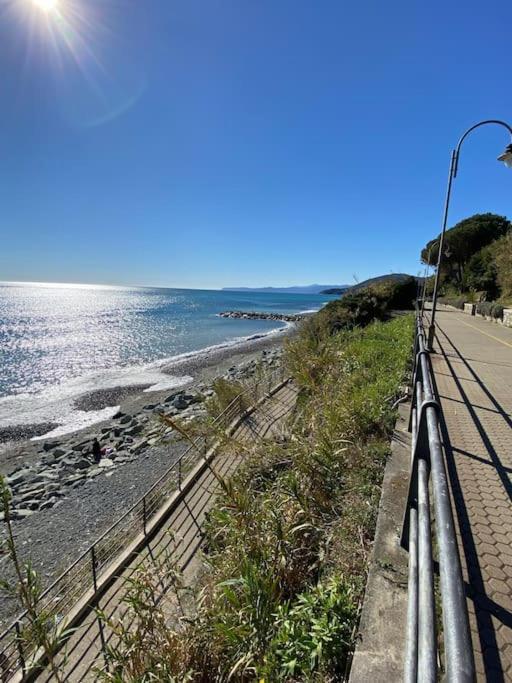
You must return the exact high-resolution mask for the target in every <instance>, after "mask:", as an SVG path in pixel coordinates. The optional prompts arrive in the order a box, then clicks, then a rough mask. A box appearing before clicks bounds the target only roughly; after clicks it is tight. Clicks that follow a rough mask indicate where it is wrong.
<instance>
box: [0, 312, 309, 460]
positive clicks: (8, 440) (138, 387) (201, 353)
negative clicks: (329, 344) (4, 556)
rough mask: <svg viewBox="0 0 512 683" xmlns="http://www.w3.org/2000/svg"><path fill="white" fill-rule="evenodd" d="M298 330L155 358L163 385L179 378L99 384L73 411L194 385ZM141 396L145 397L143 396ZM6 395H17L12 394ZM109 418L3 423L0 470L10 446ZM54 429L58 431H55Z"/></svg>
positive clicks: (290, 327)
mask: <svg viewBox="0 0 512 683" xmlns="http://www.w3.org/2000/svg"><path fill="white" fill-rule="evenodd" d="M295 329H296V327H295V325H293V324H287V325H286V326H284V327H278V328H275V329H273V330H270V331H269V332H265V333H261V334H255V335H250V336H248V337H244V338H240V339H234V340H230V341H226V342H223V343H221V344H217V345H213V346H207V347H205V348H202V349H197V350H196V351H189V352H185V353H183V354H179V355H177V356H174V357H170V358H168V359H162V360H161V361H155V362H154V364H155V365H156V364H159V365H160V367H159V369H158V373H159V374H161V376H162V382H163V383H164V384H165V378H166V376H168V377H169V379H170V378H171V377H172V378H174V379H175V380H176V381H175V382H171V383H170V384H168V385H167V386H165V387H163V388H159V383H158V382H155V381H152V382H148V381H146V382H144V381H142V380H141V382H140V383H139V382H133V383H131V384H128V385H118V386H116V385H112V386H111V387H109V386H106V387H100V388H98V389H92V390H89V391H86V390H84V391H83V393H80V394H77V395H76V396H75V397H74V398H71V399H70V407H71V410H72V412H75V413H77V412H78V413H84V416H86V415H87V413H92V412H94V411H105V409H109V408H111V409H113V408H115V407H119V408H122V407H123V404H124V403H125V402H126V401H128V402H131V401H130V400H131V399H134V398H135V399H137V397H139V398H141V400H144V401H145V402H146V403H147V402H148V401H149V399H150V398H152V397H156V396H158V395H160V394H165V393H168V392H170V391H173V390H174V389H179V388H183V387H189V386H191V385H192V384H193V383H195V382H196V381H198V380H200V379H201V377H202V376H203V375H205V376H207V375H208V374H209V373H208V371H207V369H208V368H210V367H215V366H216V365H217V364H218V363H222V362H223V361H224V360H226V359H229V358H230V357H232V356H233V357H237V356H239V355H240V356H243V355H246V354H248V353H251V352H252V351H257V350H258V349H260V348H265V347H266V346H268V345H273V344H274V343H278V344H280V343H281V342H282V341H283V340H284V339H285V338H286V337H287V336H289V335H290V334H293V332H294V330H295ZM148 365H150V364H148ZM134 367H136V366H134ZM203 371H204V372H203ZM162 382H161V383H162ZM152 387H154V388H152ZM142 395H143V396H144V399H142ZM6 398H14V397H11V396H9V397H6ZM110 419H111V416H110V415H105V416H98V419H96V420H94V421H92V422H91V423H90V424H87V425H85V426H82V427H80V426H73V424H72V423H69V429H66V423H65V422H64V421H61V422H59V421H57V420H56V419H55V420H52V419H42V420H34V422H29V421H27V422H17V423H14V424H5V425H3V426H0V473H2V472H3V470H2V464H3V460H4V458H3V456H4V452H5V450H6V449H7V448H13V447H14V448H18V447H19V446H21V445H23V444H24V442H28V443H32V442H33V441H35V440H36V439H37V440H44V439H54V438H66V437H67V436H69V435H71V434H78V433H81V432H84V433H85V432H87V431H88V430H91V429H95V428H97V427H100V426H101V425H102V423H104V422H107V421H109V420H110ZM55 430H57V431H56V433H55V434H53V432H54V431H55Z"/></svg>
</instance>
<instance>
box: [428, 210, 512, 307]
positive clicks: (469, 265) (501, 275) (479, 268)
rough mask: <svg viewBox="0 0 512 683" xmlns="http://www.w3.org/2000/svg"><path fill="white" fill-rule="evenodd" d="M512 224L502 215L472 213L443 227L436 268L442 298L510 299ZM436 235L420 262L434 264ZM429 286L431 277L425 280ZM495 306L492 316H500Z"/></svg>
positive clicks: (450, 300) (500, 301)
mask: <svg viewBox="0 0 512 683" xmlns="http://www.w3.org/2000/svg"><path fill="white" fill-rule="evenodd" d="M511 228H512V224H511V223H510V221H509V220H508V219H507V218H506V217H505V216H498V215H496V214H493V213H484V214H475V215H474V216H470V217H469V218H466V219H464V220H462V221H460V222H459V223H457V224H456V225H455V226H454V227H452V228H450V229H449V230H447V231H446V235H445V245H444V254H443V260H442V266H441V272H440V283H441V294H442V295H444V297H445V299H444V300H445V302H446V303H450V304H452V305H455V306H460V305H461V304H463V303H464V301H475V302H477V301H482V302H497V304H498V305H502V304H508V303H510V302H512V230H511ZM439 239H440V236H438V237H436V238H435V239H433V240H431V241H430V242H428V243H427V244H426V245H425V247H424V248H423V250H422V252H421V258H422V260H423V262H424V263H426V264H428V265H432V266H435V265H436V264H437V258H438V253H439ZM431 280H432V279H431ZM429 284H430V289H431V288H432V281H431V282H430V283H429ZM499 312H500V309H499V308H496V313H497V314H498V315H496V316H495V317H500V315H499Z"/></svg>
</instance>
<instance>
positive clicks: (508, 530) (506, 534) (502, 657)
mask: <svg viewBox="0 0 512 683" xmlns="http://www.w3.org/2000/svg"><path fill="white" fill-rule="evenodd" d="M436 324H437V333H436V339H435V344H434V350H435V353H434V354H432V365H433V371H434V378H435V384H436V390H437V392H438V394H439V398H440V402H441V408H442V418H443V419H442V421H441V425H442V431H443V434H442V437H443V442H444V447H445V453H446V461H447V470H448V476H449V480H450V488H451V495H452V505H453V510H454V517H455V523H456V527H457V534H458V543H459V552H460V557H461V562H462V567H463V575H464V582H465V585H466V589H467V599H468V611H469V617H470V625H471V636H472V640H473V649H474V652H475V664H476V670H477V677H478V680H479V681H492V682H493V683H494V682H499V681H512V505H511V498H512V482H511V473H512V329H508V328H504V327H502V326H501V325H496V324H493V323H491V322H487V321H486V320H484V319H482V318H479V317H472V316H469V315H465V314H464V313H462V312H459V311H455V310H453V311H452V310H441V311H438V313H437V316H436Z"/></svg>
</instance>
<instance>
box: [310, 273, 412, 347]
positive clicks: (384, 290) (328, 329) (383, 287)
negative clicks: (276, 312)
mask: <svg viewBox="0 0 512 683" xmlns="http://www.w3.org/2000/svg"><path fill="white" fill-rule="evenodd" d="M416 294H417V282H416V279H415V278H413V277H409V278H406V279H403V280H399V281H398V282H397V281H395V280H390V281H384V282H382V283H379V284H375V285H370V286H369V287H365V288H364V289H360V290H357V291H356V292H354V293H351V292H348V293H347V294H345V295H344V296H343V297H342V298H341V299H338V300H336V301H331V302H329V303H328V304H327V306H325V307H324V308H322V309H321V310H320V311H319V312H318V313H317V314H316V315H315V316H314V317H313V322H312V323H309V333H310V334H311V333H312V334H313V335H314V336H316V337H322V335H323V334H325V333H327V334H334V333H335V332H339V331H340V330H351V329H353V328H354V327H366V325H369V324H370V323H371V322H373V321H375V320H377V321H384V320H387V319H388V318H389V317H390V313H391V311H393V310H397V309H400V310H411V309H412V308H413V304H414V300H415V299H416Z"/></svg>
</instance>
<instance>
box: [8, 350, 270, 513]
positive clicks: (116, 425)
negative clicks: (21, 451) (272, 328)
mask: <svg viewBox="0 0 512 683" xmlns="http://www.w3.org/2000/svg"><path fill="white" fill-rule="evenodd" d="M281 355H282V350H281V349H280V348H277V349H273V350H271V351H263V352H262V355H261V358H260V359H258V360H256V359H253V360H251V361H248V362H244V363H241V364H239V365H235V366H232V367H231V368H229V370H228V371H227V372H225V373H224V374H223V375H222V377H223V378H224V379H228V380H231V381H237V380H246V379H250V378H251V377H252V376H253V375H255V374H256V372H260V371H261V369H263V370H267V371H270V370H272V369H273V368H274V367H278V366H279V365H280V363H281ZM214 393H215V392H214V390H213V383H210V384H205V383H200V384H197V385H195V386H194V387H193V388H192V387H191V388H190V389H181V390H178V391H173V392H172V393H170V394H169V395H168V396H166V397H165V398H164V399H163V400H161V401H159V402H156V403H148V404H147V405H145V406H144V407H143V408H142V411H140V412H139V413H136V414H129V413H125V412H122V411H119V412H118V413H116V415H114V417H113V418H112V420H110V422H109V423H108V424H107V425H106V426H103V427H100V428H99V429H98V432H97V433H96V434H88V438H87V439H84V438H83V437H82V439H80V438H79V437H78V436H77V435H76V434H75V435H73V434H71V435H69V436H66V437H61V438H58V439H51V440H48V441H44V442H43V443H42V445H41V448H40V449H39V451H38V455H39V458H38V459H37V461H36V462H35V463H33V464H28V463H25V464H23V465H21V466H20V467H18V468H17V469H16V470H14V471H13V472H12V473H11V474H10V475H9V476H8V477H6V482H7V485H8V486H9V488H10V490H11V494H12V500H11V508H12V511H11V514H12V518H13V519H18V520H20V519H24V518H26V517H29V516H31V515H33V514H34V513H36V512H38V511H39V510H46V509H48V508H54V507H58V506H59V505H60V504H61V502H62V500H63V499H64V498H65V497H66V495H67V494H68V492H69V491H71V490H74V489H77V488H79V487H81V486H83V485H84V484H86V483H88V482H90V481H91V480H93V479H95V478H96V477H101V476H105V477H110V476H112V474H113V471H114V470H115V469H116V468H118V467H121V466H122V465H123V464H124V463H129V462H133V461H134V460H137V459H139V458H141V457H142V456H144V455H145V454H146V452H147V451H148V450H150V449H151V448H152V447H154V446H158V445H163V444H164V443H165V442H166V441H168V440H169V439H170V438H174V437H176V436H177V435H176V432H175V431H174V430H173V428H172V427H166V426H165V424H162V423H161V421H160V420H159V416H160V415H167V416H169V417H177V418H179V420H180V423H181V424H184V425H187V424H190V423H193V422H195V421H197V420H200V419H202V418H204V417H206V414H207V405H206V402H207V400H208V399H209V398H210V397H212V396H214ZM94 438H97V439H98V441H99V442H100V446H101V448H102V449H105V451H106V453H105V454H104V455H103V456H102V458H101V459H100V461H99V462H95V461H94V458H93V455H92V444H93V441H94ZM3 518H4V513H3V512H0V520H2V519H3Z"/></svg>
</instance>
